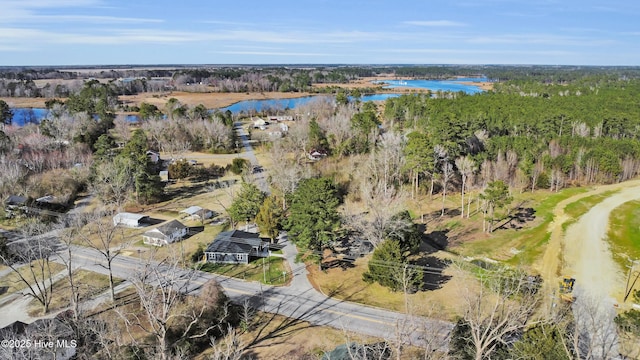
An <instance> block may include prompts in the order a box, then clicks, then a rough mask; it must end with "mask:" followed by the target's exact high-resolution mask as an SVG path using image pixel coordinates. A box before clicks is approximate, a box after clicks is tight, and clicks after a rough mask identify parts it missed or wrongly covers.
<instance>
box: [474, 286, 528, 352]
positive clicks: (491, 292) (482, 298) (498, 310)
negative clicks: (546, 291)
mask: <svg viewBox="0 0 640 360" xmlns="http://www.w3.org/2000/svg"><path fill="white" fill-rule="evenodd" d="M505 276H506V275H504V274H496V275H495V276H491V277H488V278H481V279H480V280H479V283H478V286H476V287H475V288H474V289H473V290H471V289H469V288H467V289H465V290H466V291H465V292H464V293H463V294H462V298H463V299H464V301H465V308H464V313H463V315H462V319H463V321H464V322H465V324H466V325H467V326H468V328H469V338H468V339H467V341H469V342H470V343H471V344H473V352H474V357H475V359H477V360H481V359H487V358H490V357H491V353H492V352H493V351H494V350H495V349H496V347H497V346H498V345H500V344H508V343H509V341H510V338H511V337H512V336H513V335H514V334H516V333H518V332H519V331H522V330H523V329H525V327H526V326H527V325H528V324H531V319H532V316H533V313H534V311H535V309H536V307H537V304H538V297H537V295H535V294H532V293H530V292H528V291H527V290H526V282H525V281H526V280H525V278H523V277H515V278H509V279H507V278H506V277H505Z"/></svg>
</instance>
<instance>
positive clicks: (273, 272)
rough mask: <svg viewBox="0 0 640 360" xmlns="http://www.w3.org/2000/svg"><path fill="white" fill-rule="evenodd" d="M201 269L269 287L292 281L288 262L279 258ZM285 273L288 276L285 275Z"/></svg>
mask: <svg viewBox="0 0 640 360" xmlns="http://www.w3.org/2000/svg"><path fill="white" fill-rule="evenodd" d="M199 269H200V270H202V271H207V272H212V273H216V274H221V275H226V276H231V277H234V278H238V279H243V280H249V281H259V282H261V283H263V284H269V285H283V284H285V283H286V282H287V281H288V280H290V276H291V275H290V270H289V269H288V266H287V264H286V260H284V259H283V258H279V257H270V258H267V259H265V260H264V262H263V260H262V259H256V260H253V261H252V262H250V263H249V264H248V265H232V264H212V263H205V264H203V265H201V266H200V268H199ZM283 272H286V273H287V274H286V275H283V274H282V273H283Z"/></svg>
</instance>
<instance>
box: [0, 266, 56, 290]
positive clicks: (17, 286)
mask: <svg viewBox="0 0 640 360" xmlns="http://www.w3.org/2000/svg"><path fill="white" fill-rule="evenodd" d="M49 266H50V269H51V276H54V275H55V274H57V273H59V272H60V271H62V270H64V268H65V267H64V265H61V264H58V263H54V262H53V261H51V262H50V263H49ZM31 270H33V272H34V273H35V277H36V279H37V280H38V281H40V280H41V279H42V271H41V269H40V267H39V266H38V265H34V266H33V267H32V268H30V267H29V266H27V265H25V266H23V267H21V268H19V269H18V272H19V273H20V274H22V276H24V277H25V279H27V281H29V282H30V283H31V284H32V285H33V284H35V280H34V279H33V278H34V276H33V275H32V274H31ZM45 278H48V276H47V274H46V272H45ZM2 286H6V287H8V289H7V291H6V292H5V295H8V294H12V293H14V292H16V291H21V290H24V289H25V288H26V287H27V285H26V284H25V283H24V282H23V281H22V280H20V276H18V274H16V273H15V272H13V271H11V272H10V273H9V274H7V275H6V276H5V277H3V278H1V279H0V287H2Z"/></svg>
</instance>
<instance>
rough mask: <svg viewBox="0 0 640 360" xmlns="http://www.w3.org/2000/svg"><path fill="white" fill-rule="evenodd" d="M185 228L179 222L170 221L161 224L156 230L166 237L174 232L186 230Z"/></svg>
mask: <svg viewBox="0 0 640 360" xmlns="http://www.w3.org/2000/svg"><path fill="white" fill-rule="evenodd" d="M186 228H187V227H186V226H184V224H182V223H181V222H180V221H178V220H170V221H167V222H165V223H162V224H161V225H160V226H158V227H157V228H156V230H158V231H160V232H161V233H163V234H165V235H168V234H173V233H174V232H176V231H177V230H182V229H186Z"/></svg>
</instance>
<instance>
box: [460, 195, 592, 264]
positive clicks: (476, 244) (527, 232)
mask: <svg viewBox="0 0 640 360" xmlns="http://www.w3.org/2000/svg"><path fill="white" fill-rule="evenodd" d="M586 191H588V189H587V188H569V189H564V190H562V191H560V192H557V193H553V192H549V191H544V190H543V191H540V190H538V191H536V192H534V193H530V192H526V193H523V194H514V201H513V203H512V204H518V203H523V207H532V208H533V209H534V210H535V213H534V215H535V217H536V219H535V220H534V221H533V222H530V223H526V224H524V229H520V230H514V229H507V230H504V229H498V230H496V231H494V232H493V233H492V234H491V235H483V236H484V238H481V239H478V240H475V241H471V242H468V243H465V244H463V245H462V246H461V247H460V251H459V252H460V254H462V255H464V256H473V257H476V256H489V257H490V258H492V259H496V260H501V261H506V262H507V263H508V264H511V265H527V264H532V263H533V262H534V261H535V260H536V259H537V258H538V257H539V256H541V255H542V253H543V251H544V246H543V245H545V244H546V243H547V242H548V241H549V236H550V234H549V233H548V232H547V229H548V226H549V224H550V223H551V221H552V220H553V209H554V208H555V207H556V205H557V204H558V203H559V202H561V201H562V200H565V199H567V198H570V197H572V196H574V195H577V194H580V193H584V192H586ZM478 216H479V218H478V219H479V221H481V220H482V218H481V216H482V214H480V215H478Z"/></svg>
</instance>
